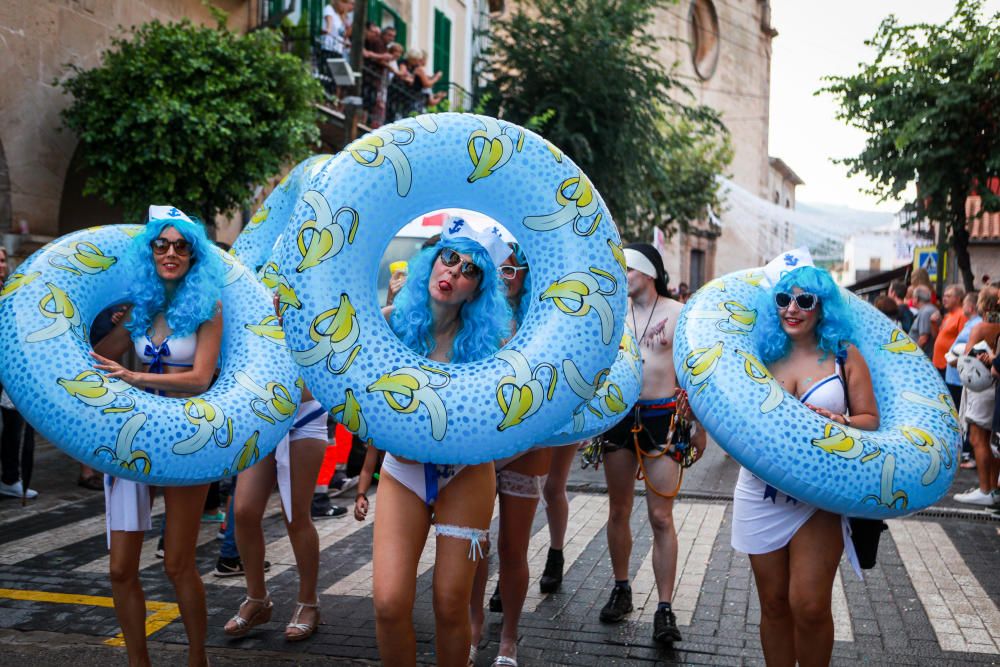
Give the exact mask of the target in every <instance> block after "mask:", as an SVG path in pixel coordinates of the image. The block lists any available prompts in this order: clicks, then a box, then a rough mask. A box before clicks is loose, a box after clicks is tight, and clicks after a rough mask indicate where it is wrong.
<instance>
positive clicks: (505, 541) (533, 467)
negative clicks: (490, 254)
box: [469, 243, 552, 666]
mask: <svg viewBox="0 0 1000 667" xmlns="http://www.w3.org/2000/svg"><path fill="white" fill-rule="evenodd" d="M511 249H512V250H513V252H512V253H511V255H510V257H508V258H507V259H506V260H504V262H503V263H502V264H501V265H500V269H499V270H500V276H501V277H502V278H503V280H504V283H505V285H506V288H507V301H508V303H509V304H510V307H511V311H512V312H513V314H514V319H513V320H512V321H511V323H510V329H511V334H512V335H513V334H514V333H516V331H517V329H518V328H519V327H520V326H521V323H522V322H523V321H524V317H525V315H526V314H527V312H528V308H529V307H530V305H531V304H530V303H529V301H530V299H529V297H530V295H531V272H530V271H529V269H528V259H527V257H526V256H525V254H524V250H522V249H521V246H520V245H518V244H516V243H515V244H512V245H511ZM551 461H552V448H551V447H542V448H539V449H529V450H527V451H525V452H522V453H520V454H515V455H514V456H510V457H507V458H503V459H498V460H496V461H494V466H495V468H496V488H497V495H498V496H499V498H500V530H499V534H498V537H497V552H498V555H499V558H500V576H499V581H498V584H497V589H496V590H495V591H494V592H493V595H492V596H491V597H490V610H491V611H497V612H500V611H502V612H503V626H502V627H501V629H500V647H499V651H498V654H497V658H496V661H495V662H494V663H493V664H495V665H511V664H513V665H515V666H516V665H517V660H516V656H517V639H518V624H519V623H520V619H521V609H522V607H523V606H524V599H525V597H526V596H527V593H528V580H529V578H530V572H529V570H528V543H529V542H530V540H531V524H532V521H533V520H534V518H535V509H536V508H537V507H538V501H539V499H540V498H541V495H542V487H543V486H544V484H545V476H546V474H547V473H548V471H549V465H550V463H551ZM488 578H489V567H488V564H487V561H486V559H485V558H484V559H482V560H481V561H480V563H479V567H478V568H477V570H476V579H475V585H474V587H473V595H472V604H471V607H470V610H469V611H470V615H471V620H472V646H471V647H470V657H469V660H470V661H471V662H475V655H476V653H477V647H478V644H479V640H480V639H481V638H482V631H483V623H484V618H485V615H484V613H483V596H484V593H485V591H486V584H487V579H488Z"/></svg>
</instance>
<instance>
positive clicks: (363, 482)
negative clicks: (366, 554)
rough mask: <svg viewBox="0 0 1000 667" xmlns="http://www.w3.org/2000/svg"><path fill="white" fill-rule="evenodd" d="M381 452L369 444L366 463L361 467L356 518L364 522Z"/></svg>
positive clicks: (355, 505)
mask: <svg viewBox="0 0 1000 667" xmlns="http://www.w3.org/2000/svg"><path fill="white" fill-rule="evenodd" d="M378 455H379V451H378V450H377V449H375V445H372V444H369V445H368V450H367V451H366V452H365V462H364V464H363V465H362V466H361V473H360V475H359V477H358V492H357V493H356V494H355V495H354V518H355V519H357V520H358V521H364V520H365V517H367V516H368V489H370V488H371V486H372V478H373V477H374V475H375V463H376V461H378Z"/></svg>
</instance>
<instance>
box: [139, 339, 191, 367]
mask: <svg viewBox="0 0 1000 667" xmlns="http://www.w3.org/2000/svg"><path fill="white" fill-rule="evenodd" d="M197 343H198V335H197V334H195V333H191V334H188V335H187V336H182V337H181V338H172V337H170V336H167V337H166V338H164V339H163V342H162V343H160V344H159V345H158V346H157V345H153V341H152V339H151V338H150V337H149V336H148V335H146V336H143V337H142V338H137V339H135V340H133V341H132V344H133V345H134V346H135V353H136V355H138V357H139V361H141V362H142V363H144V364H146V365H148V366H149V372H150V373H162V372H163V368H164V367H165V366H180V367H182V368H190V367H192V366H193V365H194V353H195V348H196V347H197Z"/></svg>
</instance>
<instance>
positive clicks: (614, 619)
mask: <svg viewBox="0 0 1000 667" xmlns="http://www.w3.org/2000/svg"><path fill="white" fill-rule="evenodd" d="M630 611H632V589H631V588H624V587H622V586H615V587H614V588H612V589H611V597H610V598H609V599H608V603H607V604H606V605H604V609H601V623H619V622H621V620H622V619H624V618H625V614H627V613H629V612H630Z"/></svg>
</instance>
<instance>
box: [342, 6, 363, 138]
mask: <svg viewBox="0 0 1000 667" xmlns="http://www.w3.org/2000/svg"><path fill="white" fill-rule="evenodd" d="M366 23H368V0H359V1H358V2H356V3H355V4H354V22H353V24H352V27H351V69H352V70H354V72H355V82H354V90H353V92H352V93H351V94H352V96H353V97H354V99H353V100H351V102H352V103H351V104H345V108H344V115H345V116H346V122H345V127H344V146H347V144H349V143H351V142H352V141H354V140H355V139H357V138H358V118H359V116H360V113H361V100H362V97H361V92H362V91H361V87H362V85H363V83H362V82H363V80H364V73H363V72H362V68H363V67H364V57H363V54H362V50H363V49H364V46H365V24H366Z"/></svg>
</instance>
